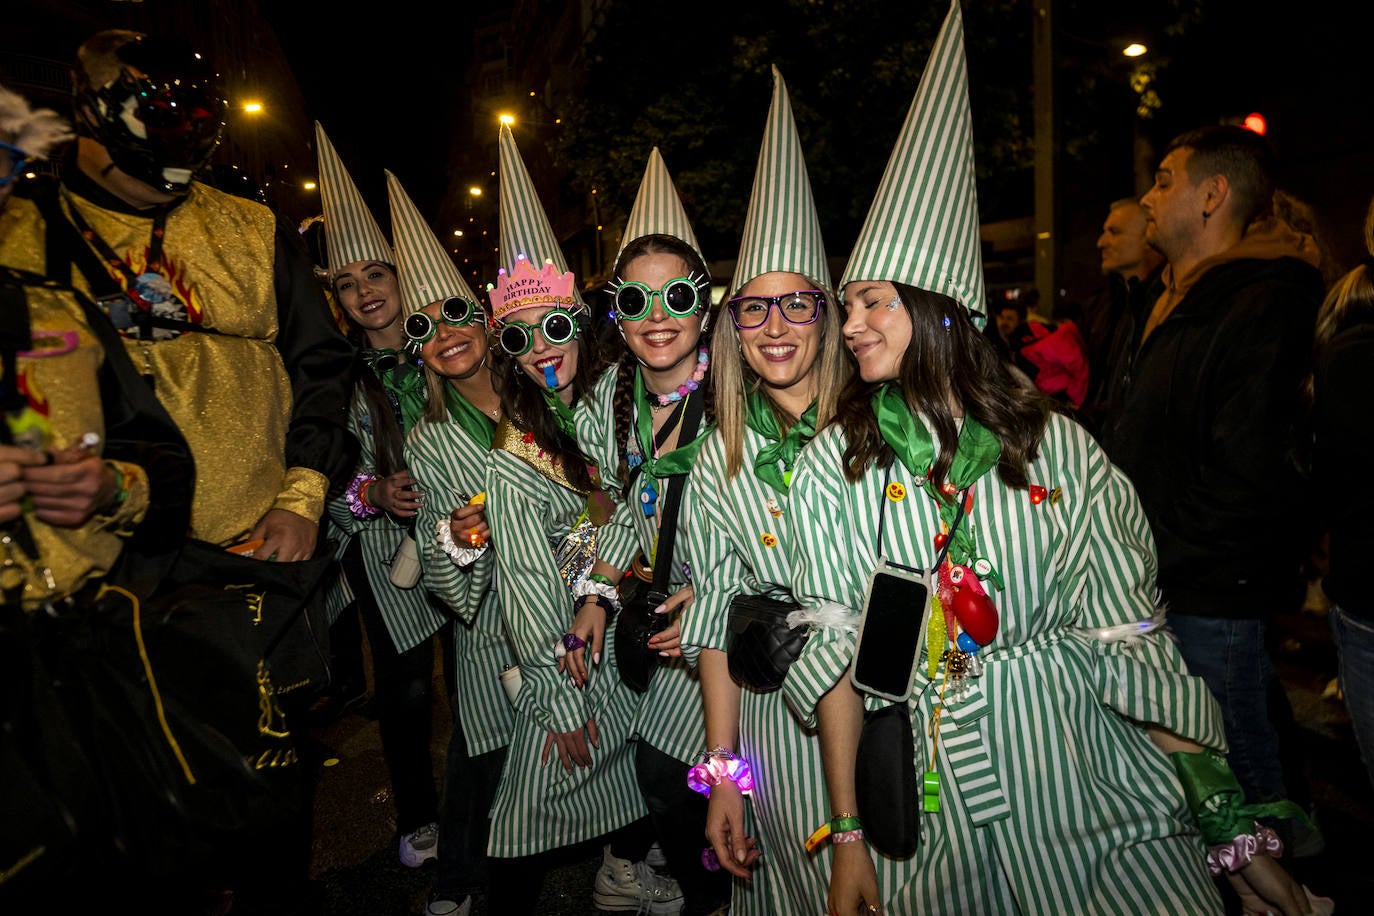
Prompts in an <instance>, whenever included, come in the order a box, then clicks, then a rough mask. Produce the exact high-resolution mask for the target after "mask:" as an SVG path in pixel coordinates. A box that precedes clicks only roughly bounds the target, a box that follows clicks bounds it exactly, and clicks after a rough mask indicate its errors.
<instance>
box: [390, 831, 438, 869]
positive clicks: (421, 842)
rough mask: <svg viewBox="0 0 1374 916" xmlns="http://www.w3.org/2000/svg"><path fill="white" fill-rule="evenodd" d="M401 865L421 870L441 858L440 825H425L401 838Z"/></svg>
mask: <svg viewBox="0 0 1374 916" xmlns="http://www.w3.org/2000/svg"><path fill="white" fill-rule="evenodd" d="M400 852H401V864H402V865H404V866H406V867H407V868H419V867H420V866H421V865H424V864H425V863H426V862H428V861H429V860H430V859H434V858H437V857H438V856H439V825H438V824H425V825H424V826H423V827H419V828H417V829H416V830H415V831H414V832H412V833H407V834H406V835H405V836H403V837H401V844H400Z"/></svg>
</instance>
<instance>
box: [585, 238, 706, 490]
mask: <svg viewBox="0 0 1374 916" xmlns="http://www.w3.org/2000/svg"><path fill="white" fill-rule="evenodd" d="M650 254H668V255H672V256H674V257H676V258H680V259H681V260H682V263H684V264H686V265H687V270H688V272H689V273H697V274H700V275H701V276H703V277H710V276H711V271H710V270H709V269H708V268H707V266H706V262H705V261H703V260H702V259H701V255H699V254H697V252H696V249H694V248H693V247H692V246H691V245H688V244H687V243H686V242H684V241H683V240H682V239H680V238H678V237H677V236H675V235H661V234H654V235H641V236H640V237H639V238H637V239H635V240H634V241H632V242H630V244H628V245H626V246H625V250H624V251H622V252H621V253H620V256H619V257H618V258H616V261H615V275H616V276H617V277H618V276H620V275H621V273H623V272H624V270H625V268H626V267H628V266H629V264H630V262H631V261H634V260H635V259H636V258H641V257H644V256H645V255H650ZM710 309H711V301H710V297H709V296H708V297H707V298H706V304H705V307H704V310H705V311H706V313H707V314H709V313H710ZM703 345H704V346H707V347H709V346H710V338H709V337H707V335H706V334H704V333H703V334H702V335H701V339H700V340H699V341H698V342H697V346H698V347H700V346H703ZM637 368H639V360H638V359H637V358H636V357H635V355H634V353H633V352H632V351H631V350H630V348H629V347H628V346H624V347H622V348H621V352H620V358H619V359H618V360H617V361H616V375H615V395H614V396H613V397H612V398H611V412H612V414H613V416H614V418H615V427H614V431H613V435H614V436H615V451H616V455H617V456H618V458H619V461H618V463H617V466H616V479H617V480H619V481H620V482H621V483H624V482H625V481H626V480H627V479H629V474H630V470H629V463H628V459H627V456H626V454H625V443H626V442H628V441H629V438H630V424H631V417H633V416H634V391H635V370H636V369H637ZM714 375H715V372H714V370H712V371H711V372H709V373H707V377H706V384H705V385H702V386H701V388H699V389H697V391H698V394H700V395H701V396H702V397H704V398H705V399H706V403H705V411H704V413H703V414H702V428H705V427H707V426H709V425H710V424H712V423H714V422H715V421H716V397H715V385H714V383H713V381H712V377H713V376H714ZM682 444H683V445H686V444H687V443H685V442H684V443H682Z"/></svg>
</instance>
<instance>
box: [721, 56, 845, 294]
mask: <svg viewBox="0 0 1374 916" xmlns="http://www.w3.org/2000/svg"><path fill="white" fill-rule="evenodd" d="M774 270H784V271H789V272H791V273H798V274H801V275H802V276H805V277H810V278H811V279H812V280H815V281H816V282H818V283H820V284H822V286H823V287H824V288H825V289H830V267H829V265H828V264H827V263H826V260H825V243H824V242H823V241H822V240H821V222H820V219H819V218H818V217H817V216H816V200H815V198H814V197H813V196H812V194H811V180H810V179H809V178H808V177H807V174H806V160H805V159H804V158H803V156H802V147H801V139H800V138H799V137H798V136H797V122H796V120H795V119H794V118H793V117H792V102H791V100H790V99H789V98H788V95H787V84H786V83H784V82H783V80H782V74H781V73H779V72H778V68H777V67H774V68H773V102H772V104H771V105H770V106H769V107H768V123H767V125H766V126H765V127H764V130H763V146H762V147H760V149H759V162H758V166H757V167H756V168H755V170H754V190H753V192H752V193H751V194H750V196H749V210H748V213H747V214H746V216H745V217H744V237H743V238H742V239H741V240H740V248H739V258H738V260H736V262H735V276H734V279H732V280H731V281H730V288H729V290H728V292H727V295H729V296H733V295H735V294H736V293H738V292H739V290H740V287H742V286H743V285H744V284H746V283H748V282H749V281H750V280H752V279H754V278H755V277H757V276H760V275H762V274H766V273H768V272H769V271H774Z"/></svg>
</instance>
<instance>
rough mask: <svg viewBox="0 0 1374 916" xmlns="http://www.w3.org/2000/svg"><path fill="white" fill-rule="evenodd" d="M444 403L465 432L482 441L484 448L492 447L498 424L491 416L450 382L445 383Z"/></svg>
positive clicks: (450, 414)
mask: <svg viewBox="0 0 1374 916" xmlns="http://www.w3.org/2000/svg"><path fill="white" fill-rule="evenodd" d="M444 403H445V404H446V405H448V415H449V416H450V417H452V418H453V420H454V422H455V423H457V424H458V425H459V426H461V427H462V428H463V431H464V432H466V433H467V434H468V435H469V436H471V437H472V438H473V439H475V440H476V441H478V442H480V443H481V444H482V447H483V448H487V449H489V448H491V437H492V434H493V433H494V432H495V431H496V424H495V423H493V422H492V421H491V417H489V416H487V415H486V414H484V413H482V411H480V410H478V409H477V408H476V407H473V406H472V405H471V404H469V403H468V399H467V398H465V397H463V396H462V395H461V394H459V393H458V389H457V388H454V387H453V386H452V385H450V384H449V383H448V382H445V383H444Z"/></svg>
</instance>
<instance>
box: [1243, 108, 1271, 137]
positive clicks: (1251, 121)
mask: <svg viewBox="0 0 1374 916" xmlns="http://www.w3.org/2000/svg"><path fill="white" fill-rule="evenodd" d="M1241 126H1242V127H1244V128H1245V129H1246V130H1253V131H1254V132H1255V133H1257V134H1259V135H1260V136H1261V137H1263V136H1264V132H1265V131H1266V130H1268V129H1269V123H1268V122H1267V121H1265V120H1264V115H1262V114H1260V113H1259V112H1258V111H1252V112H1250V113H1249V114H1248V115H1246V116H1245V120H1244V121H1242V122H1241Z"/></svg>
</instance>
